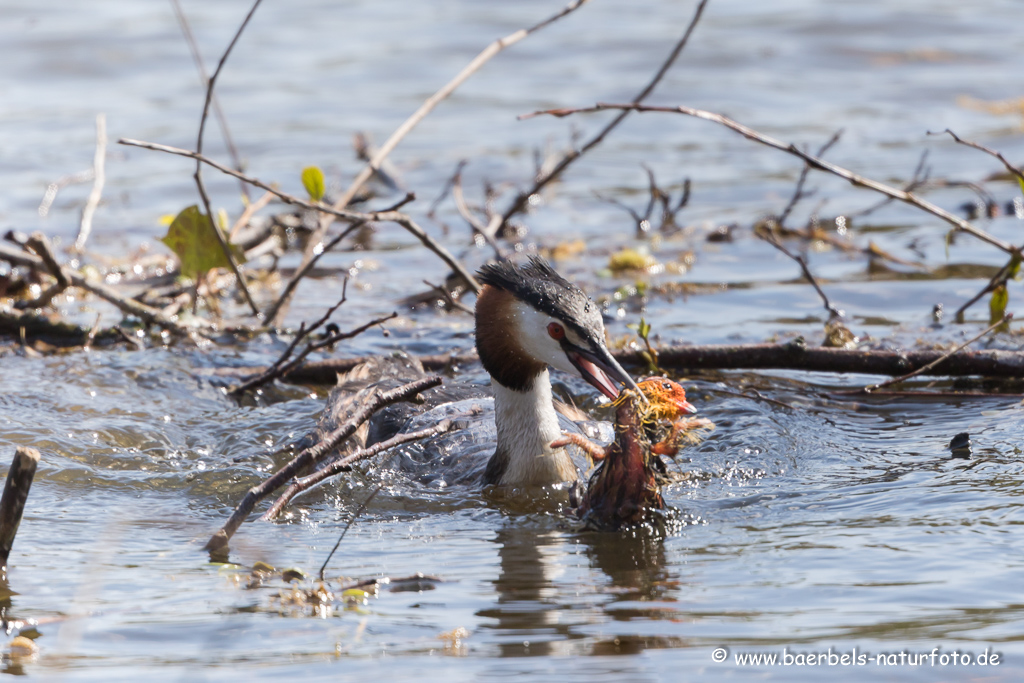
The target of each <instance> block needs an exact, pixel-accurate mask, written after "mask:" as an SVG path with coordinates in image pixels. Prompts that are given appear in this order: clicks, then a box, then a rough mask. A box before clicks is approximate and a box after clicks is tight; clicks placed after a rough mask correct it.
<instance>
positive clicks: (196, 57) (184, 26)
mask: <svg viewBox="0 0 1024 683" xmlns="http://www.w3.org/2000/svg"><path fill="white" fill-rule="evenodd" d="M171 6H172V7H173V8H174V15H175V16H176V17H177V19H178V25H179V26H181V32H182V33H183V34H184V35H185V42H186V43H188V49H189V52H191V53H192V61H194V62H195V63H196V69H197V70H198V71H199V80H200V82H201V83H202V84H203V87H204V88H208V87H209V86H210V78H209V76H207V74H206V66H205V65H204V64H203V55H202V53H201V52H200V51H199V43H197V42H196V37H195V35H194V34H193V33H192V26H191V25H190V24H189V21H188V17H187V16H185V11H184V10H183V9H182V8H181V3H180V2H179V0H171ZM211 102H212V106H213V113H214V116H216V117H217V123H218V125H220V133H221V135H223V136H224V146H225V147H227V148H228V154H229V155H230V156H231V160H232V161H233V162H234V163H235V168H236V169H238V170H239V171H241V170H242V169H243V166H242V158H241V156H240V155H239V154H238V148H237V147H236V146H235V141H234V140H233V139H232V137H231V130H230V129H229V128H228V120H227V117H226V116H224V110H223V109H221V107H220V101H219V100H218V99H217V95H216V94H214V95H213V96H212V99H211ZM239 185H240V186H241V190H242V196H243V197H245V198H246V199H248V198H249V186H248V185H246V184H245V183H244V182H241V181H240V182H239ZM249 206H252V204H250V205H249ZM232 234H234V231H232Z"/></svg>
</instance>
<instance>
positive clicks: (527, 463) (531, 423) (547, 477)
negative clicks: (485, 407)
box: [491, 370, 576, 486]
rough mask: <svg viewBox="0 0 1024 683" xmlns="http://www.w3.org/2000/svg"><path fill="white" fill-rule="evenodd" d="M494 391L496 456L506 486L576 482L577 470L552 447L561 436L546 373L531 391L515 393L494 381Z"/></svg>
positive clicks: (562, 453) (501, 481) (534, 383)
mask: <svg viewBox="0 0 1024 683" xmlns="http://www.w3.org/2000/svg"><path fill="white" fill-rule="evenodd" d="M491 387H492V388H493V389H494V424H495V427H497V431H498V446H497V451H496V453H495V455H494V458H496V459H504V465H505V466H504V471H503V472H502V474H501V478H500V479H499V480H498V481H496V482H494V483H499V484H501V485H504V486H548V485H551V484H558V483H561V482H564V481H575V480H576V467H575V466H574V465H573V463H572V460H571V459H570V458H569V456H568V455H566V453H565V451H564V450H563V449H560V448H559V449H555V450H552V449H551V447H550V445H549V444H550V443H551V442H552V441H554V440H555V439H557V438H558V437H559V436H561V435H562V431H561V429H560V428H559V425H558V414H557V413H555V407H554V404H553V403H552V401H551V379H550V376H549V374H548V371H547V370H544V371H543V372H541V373H540V374H539V375H537V376H536V377H534V379H533V388H532V389H530V390H529V391H513V390H512V389H508V388H507V387H504V386H502V385H501V384H499V383H498V382H496V381H494V380H491Z"/></svg>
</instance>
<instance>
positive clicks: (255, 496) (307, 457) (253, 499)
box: [203, 376, 441, 554]
mask: <svg viewBox="0 0 1024 683" xmlns="http://www.w3.org/2000/svg"><path fill="white" fill-rule="evenodd" d="M440 384H441V378H440V377H436V376H435V377H426V378H424V379H420V380H417V381H415V382H410V383H408V384H405V385H403V386H400V387H398V388H396V389H392V390H391V391H386V392H383V393H379V394H377V395H376V396H374V397H373V398H372V399H371V400H370V401H368V402H367V403H366V404H365V405H363V406H362V407H361V408H360V409H359V410H358V411H356V413H355V414H354V415H353V416H352V417H351V419H349V420H348V421H347V422H345V423H344V424H342V425H341V426H340V427H338V428H337V429H335V430H334V431H332V432H331V433H330V434H328V435H327V436H325V437H324V438H323V439H322V440H321V441H320V442H319V443H317V444H316V445H315V446H312V447H310V448H306V449H304V450H303V451H301V452H300V453H299V454H298V455H296V456H295V457H294V458H292V460H291V461H290V462H289V463H288V464H287V465H285V466H284V467H282V468H281V469H279V470H278V471H277V472H275V473H274V474H272V475H271V476H270V477H268V478H267V479H264V480H263V482H262V483H260V484H258V485H257V486H253V487H252V488H251V489H249V491H248V493H246V494H245V497H244V498H242V502H240V503H239V504H238V506H237V507H236V508H235V511H234V512H233V513H232V514H231V517H229V518H228V521H227V522H225V523H224V526H222V527H221V528H220V530H218V531H217V533H215V534H214V535H213V536H211V537H210V540H209V541H207V542H206V545H205V546H203V549H204V550H208V551H209V552H211V553H216V554H221V553H223V552H225V551H226V549H227V545H228V541H229V540H230V539H231V537H232V536H233V535H234V533H235V532H236V531H238V527H240V526H241V525H242V522H244V521H245V518H246V517H248V516H249V513H250V512H252V510H253V508H255V507H256V504H257V503H258V502H260V501H261V500H263V499H264V498H266V497H267V496H268V495H270V494H271V493H273V492H274V491H276V490H277V489H278V488H280V487H281V486H284V484H285V483H286V482H287V481H288V480H290V479H291V478H292V477H294V476H296V475H297V474H298V473H299V472H301V471H302V470H304V469H305V468H307V467H310V466H312V465H315V464H316V463H317V462H319V461H320V460H321V459H323V458H324V457H325V456H326V455H327V454H328V453H330V452H331V451H332V450H334V448H336V447H337V446H338V445H339V444H340V443H341V442H342V441H344V440H345V439H347V438H348V437H350V436H352V435H353V434H354V433H355V431H356V430H357V429H358V428H359V426H360V425H361V424H363V423H364V422H366V421H367V420H368V419H370V416H371V415H373V414H374V413H375V412H376V411H378V410H380V409H381V408H383V407H384V406H387V405H391V404H392V403H396V402H398V401H405V400H409V399H410V398H412V397H413V396H415V395H416V394H418V393H420V392H421V391H426V390H427V389H431V388H433V387H436V386H438V385H440Z"/></svg>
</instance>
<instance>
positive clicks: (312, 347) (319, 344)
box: [228, 278, 398, 396]
mask: <svg viewBox="0 0 1024 683" xmlns="http://www.w3.org/2000/svg"><path fill="white" fill-rule="evenodd" d="M344 287H345V290H347V289H348V279H347V278H346V280H345V286H344ZM346 300H347V298H346V296H345V291H344V290H343V291H342V294H341V299H340V300H339V301H338V303H336V304H334V305H333V306H331V307H330V308H329V309H327V312H326V313H324V315H323V316H321V317H320V319H319V320H316V321H315V322H314V323H313V324H312V325H310V326H309V327H306V324H305V323H303V324H302V325H301V326H300V327H299V331H298V333H297V334H296V335H295V339H293V340H292V342H291V344H289V345H288V348H287V349H285V351H284V353H282V354H281V357H280V358H278V359H277V362H275V363H274V364H273V365H271V366H270V367H269V368H267V370H265V371H264V372H262V373H260V374H259V375H257V376H256V377H253V378H252V379H250V380H247V381H245V382H243V383H241V384H239V385H237V386H234V387H232V388H231V389H229V390H228V394H229V395H231V396H237V395H238V394H241V393H243V392H246V391H252V390H253V389H256V388H257V387H261V386H263V385H264V384H267V383H268V382H272V381H274V380H275V379H277V378H278V377H281V376H283V375H285V374H287V373H288V372H289V371H290V370H292V369H294V368H295V367H297V366H298V365H299V364H300V363H302V361H303V360H305V359H306V357H307V356H309V354H311V353H313V352H314V351H319V350H320V349H323V348H326V347H328V346H331V345H333V344H337V343H338V342H340V341H342V340H344V339H351V338H353V337H357V336H359V335H360V334H362V333H363V332H365V331H366V330H368V329H370V328H371V327H374V326H376V325H382V324H384V323H386V322H387V321H388V320H392V319H394V318H396V317H398V314H397V313H392V314H391V315H387V316H384V317H382V318H376V319H374V320H371V321H370V322H368V323H366V324H365V325H360V326H359V327H357V328H355V329H354V330H350V331H348V332H335V333H333V334H329V335H327V336H326V337H324V338H323V339H319V340H317V341H313V342H309V343H307V344H306V346H305V348H304V349H302V351H300V352H299V354H298V355H297V356H295V357H294V358H291V355H292V353H293V352H294V351H295V349H296V347H298V345H299V343H300V342H301V341H302V340H303V339H306V338H308V337H309V335H311V334H312V333H313V332H315V331H316V330H318V329H319V328H320V326H321V325H323V324H324V323H326V322H327V320H328V319H329V318H330V317H331V315H333V314H334V312H335V311H336V310H338V308H339V307H340V306H341V305H342V304H343V303H345V301H346ZM289 359H290V360H289Z"/></svg>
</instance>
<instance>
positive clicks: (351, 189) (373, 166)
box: [271, 0, 590, 323]
mask: <svg viewBox="0 0 1024 683" xmlns="http://www.w3.org/2000/svg"><path fill="white" fill-rule="evenodd" d="M589 1H590V0H572V2H570V3H569V4H568V5H566V6H565V7H564V8H563V9H562V10H561V11H560V12H557V13H556V14H554V15H552V16H550V17H548V18H547V19H545V20H544V21H541V22H539V23H537V24H534V25H533V26H530V27H528V28H523V29H519V30H518V31H516V32H514V33H510V34H509V35H507V36H505V37H504V38H500V39H498V40H496V41H494V42H493V43H491V44H490V45H488V46H487V47H485V48H484V49H483V51H481V52H480V54H478V55H477V56H476V57H474V58H473V60H472V61H471V62H470V63H469V64H467V65H466V66H465V67H464V68H463V69H462V70H461V71H460V72H459V73H458V74H456V75H455V77H454V78H452V79H451V80H450V81H448V83H446V84H445V85H444V86H443V87H442V88H441V89H440V90H438V91H437V92H435V93H434V94H433V95H431V96H430V97H428V98H427V99H426V100H425V101H424V102H423V104H421V105H420V106H419V108H418V109H417V110H416V111H415V112H413V114H412V115H411V116H410V117H409V118H407V119H406V120H405V121H403V122H402V125H400V126H399V127H398V128H397V129H396V130H395V132H393V133H392V134H391V136H390V137H389V138H388V139H387V140H386V141H385V142H384V144H383V145H381V146H380V148H379V149H378V150H377V151H376V153H375V154H374V155H373V157H372V158H371V159H370V161H369V162H368V163H367V164H366V165H365V166H363V168H362V170H360V171H359V173H358V174H357V175H356V177H355V179H354V180H353V181H352V183H351V184H350V185H349V186H348V189H346V190H345V192H344V193H342V195H341V196H340V197H338V200H337V201H336V202H334V206H333V207H332V208H334V209H335V210H338V209H344V208H345V207H347V206H348V205H349V202H351V201H352V198H353V197H355V196H356V193H357V192H359V189H360V188H361V187H362V186H363V184H364V183H365V182H366V181H367V180H369V179H370V178H371V177H372V176H373V174H374V172H375V171H376V170H377V169H379V168H380V166H381V164H382V163H383V162H384V159H386V158H387V156H388V155H389V154H391V152H392V150H394V149H395V147H397V146H398V143H399V142H401V141H402V139H403V138H404V137H405V136H406V135H408V134H409V132H410V131H412V129H413V128H415V127H416V125H417V124H419V122H420V121H422V120H423V119H424V118H425V117H426V116H427V115H428V114H429V113H430V112H431V111H433V110H434V108H435V107H436V106H437V105H438V104H439V103H440V102H442V101H443V100H444V99H446V98H447V97H448V96H449V95H451V94H452V93H453V92H455V90H456V89H457V88H458V87H459V86H460V85H462V84H463V83H464V82H465V81H466V80H467V79H468V78H469V77H470V76H472V75H473V74H474V73H476V72H477V71H478V70H479V69H480V67H482V66H483V65H484V64H486V63H487V62H488V61H489V60H490V59H491V58H492V57H494V56H495V55H497V54H498V53H499V52H501V51H502V50H504V49H505V48H507V47H509V46H510V45H514V44H516V43H518V42H519V41H521V40H522V39H523V38H526V37H527V36H529V35H530V34H532V33H535V32H537V31H539V30H540V29H542V28H544V27H545V26H548V25H549V24H551V23H553V22H555V21H557V20H559V19H561V18H562V17H564V16H566V15H568V14H570V13H572V12H573V11H575V10H577V9H579V8H580V7H582V6H583V5H585V4H587V3H588V2H589ZM329 215H330V214H329V213H326V215H325V214H321V219H320V223H319V225H318V226H317V229H316V231H315V232H314V233H313V235H312V237H311V239H310V246H309V247H307V249H306V252H305V253H304V254H303V257H302V260H303V262H305V261H308V260H309V259H311V258H312V257H313V251H312V246H313V245H315V244H317V243H318V242H320V241H321V240H323V237H324V235H325V234H326V232H327V228H328V226H329V225H330V223H331V219H330V218H329ZM492 234H493V233H492ZM456 272H458V271H456ZM460 275H461V273H460ZM467 282H470V286H471V287H473V289H474V291H479V290H478V288H477V287H476V286H475V285H474V284H473V280H472V279H469V280H467ZM287 305H288V301H287V300H286V301H285V302H284V306H287ZM282 310H283V307H279V308H277V309H276V310H275V311H274V318H273V319H272V321H271V322H274V323H276V322H277V318H280V317H281V315H282Z"/></svg>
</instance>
